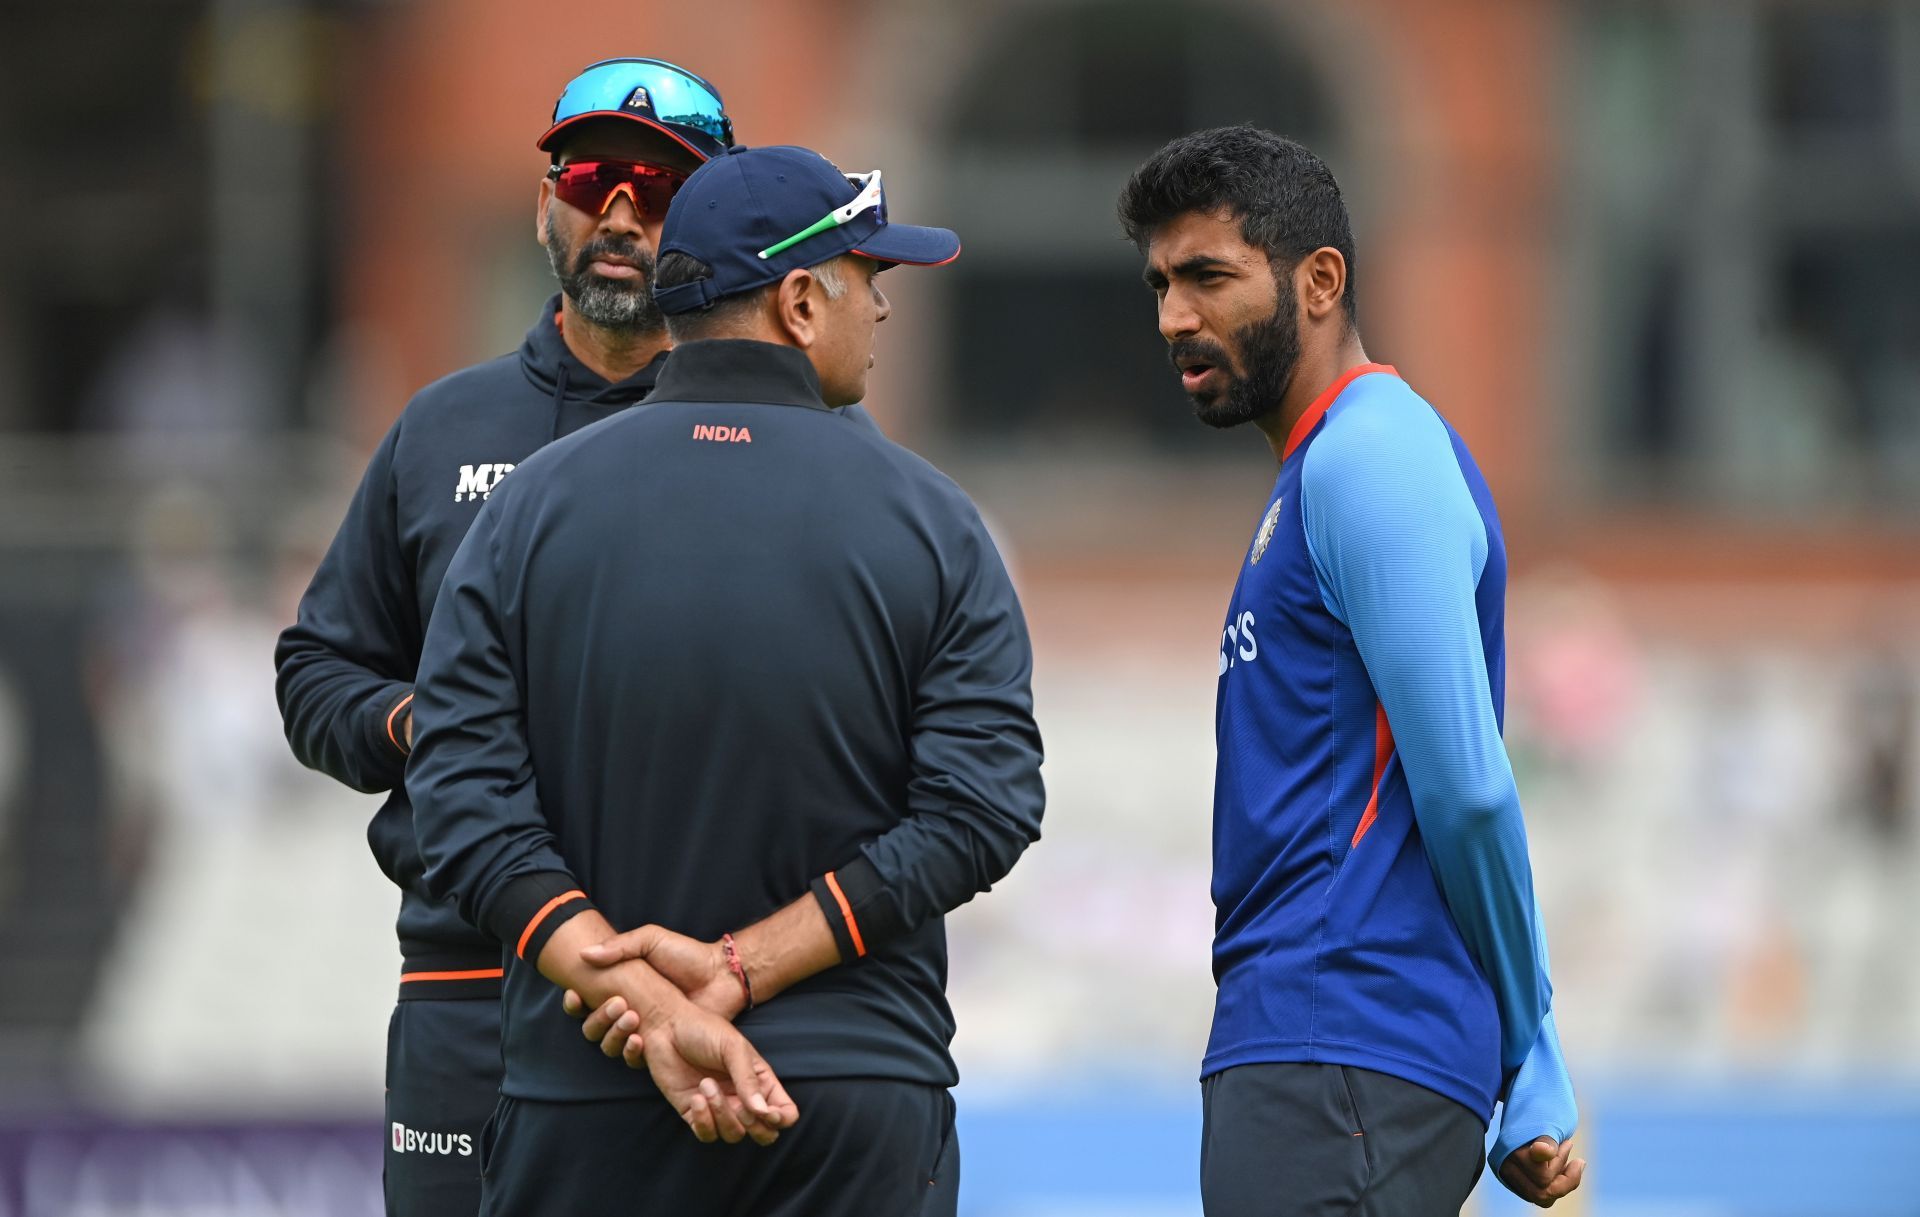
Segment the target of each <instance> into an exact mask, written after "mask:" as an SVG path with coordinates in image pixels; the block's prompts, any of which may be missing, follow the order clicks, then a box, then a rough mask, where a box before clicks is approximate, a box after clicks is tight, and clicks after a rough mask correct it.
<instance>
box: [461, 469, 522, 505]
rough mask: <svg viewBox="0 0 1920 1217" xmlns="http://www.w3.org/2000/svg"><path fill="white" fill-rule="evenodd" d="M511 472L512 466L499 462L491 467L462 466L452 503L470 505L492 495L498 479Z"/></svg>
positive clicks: (498, 481) (498, 482)
mask: <svg viewBox="0 0 1920 1217" xmlns="http://www.w3.org/2000/svg"><path fill="white" fill-rule="evenodd" d="M512 472H513V466H512V464H510V463H508V462H506V461H499V462H496V463H494V464H491V465H462V466H460V480H459V482H457V483H456V484H455V485H454V488H453V501H454V502H456V503H470V502H472V501H473V500H475V499H484V498H486V497H487V496H488V495H490V494H492V493H493V488H494V487H495V486H498V485H499V484H500V479H501V478H503V477H505V476H507V475H508V474H509V473H512Z"/></svg>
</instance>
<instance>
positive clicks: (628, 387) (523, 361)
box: [520, 293, 666, 406]
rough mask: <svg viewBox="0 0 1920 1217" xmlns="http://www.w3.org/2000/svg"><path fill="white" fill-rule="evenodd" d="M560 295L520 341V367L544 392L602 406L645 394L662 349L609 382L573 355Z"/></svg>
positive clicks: (662, 356)
mask: <svg viewBox="0 0 1920 1217" xmlns="http://www.w3.org/2000/svg"><path fill="white" fill-rule="evenodd" d="M559 317H560V297H559V295H558V294H557V293H556V294H555V295H554V296H553V297H551V298H550V299H549V300H548V301H547V302H546V304H545V305H543V306H542V307H541V310H540V316H539V317H538V318H537V319H536V320H535V321H534V323H533V328H532V329H530V330H528V331H527V337H526V341H525V342H523V343H521V344H520V366H521V368H522V369H523V370H524V371H525V372H526V376H527V379H528V380H529V381H531V382H532V383H533V385H534V387H535V388H537V389H539V390H540V391H541V392H542V393H548V394H554V395H556V396H557V397H565V398H567V399H570V400H576V401H592V402H594V403H595V404H597V405H602V406H630V405H632V404H633V403H634V402H637V401H639V400H640V399H641V398H643V397H645V396H646V395H647V394H648V393H649V392H650V391H651V390H652V389H653V386H654V379H655V378H656V377H657V376H658V375H659V374H660V367H661V361H662V360H664V359H665V358H666V353H665V352H664V351H663V352H661V354H660V355H658V356H656V357H655V358H654V359H653V361H652V362H650V363H648V364H647V366H646V367H644V368H641V369H640V370H639V371H637V372H635V373H634V374H633V375H631V376H629V377H627V378H626V379H625V380H622V381H619V382H618V383H615V384H608V383H607V382H606V380H605V379H604V378H602V377H601V375H600V374H599V373H598V372H595V371H594V370H593V369H592V368H589V367H588V366H587V365H586V364H584V363H581V362H580V361H579V360H578V359H577V358H575V357H574V354H573V351H572V350H571V349H570V348H569V347H568V346H567V341H566V339H565V338H563V337H561V335H560V325H559Z"/></svg>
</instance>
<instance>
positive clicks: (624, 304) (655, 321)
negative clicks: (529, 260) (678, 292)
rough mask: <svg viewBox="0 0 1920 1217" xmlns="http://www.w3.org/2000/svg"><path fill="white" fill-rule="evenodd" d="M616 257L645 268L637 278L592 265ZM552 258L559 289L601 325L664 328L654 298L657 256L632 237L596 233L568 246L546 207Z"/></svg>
mask: <svg viewBox="0 0 1920 1217" xmlns="http://www.w3.org/2000/svg"><path fill="white" fill-rule="evenodd" d="M607 256H610V257H616V258H621V259H624V260H625V261H628V262H631V263H633V264H634V265H635V266H637V267H639V268H640V273H639V274H638V275H637V276H635V277H634V278H632V279H609V278H607V277H606V276H604V275H601V274H599V273H598V272H596V271H595V270H594V269H593V260H594V259H595V258H599V257H607ZM547 261H548V263H550V264H551V265H552V266H553V277H554V278H556V279H558V280H560V290H561V291H562V292H564V293H566V297H567V299H569V300H571V301H573V307H574V308H575V309H576V310H577V311H578V312H579V314H580V315H581V316H582V317H585V318H586V319H587V320H588V321H591V322H593V323H594V324H595V325H597V326H600V327H601V328H602V329H608V330H618V331H620V332H622V333H632V334H653V333H658V332H660V331H661V330H664V329H665V328H666V325H667V319H666V318H665V317H664V316H663V315H662V314H661V312H660V306H659V305H657V304H655V303H654V302H653V255H652V254H651V253H648V252H647V250H646V249H645V248H644V247H643V246H641V244H640V243H639V242H638V241H635V240H633V239H631V238H626V239H623V238H620V237H614V236H604V237H595V238H594V239H592V240H590V241H587V242H586V243H584V244H582V245H581V246H579V247H578V248H577V249H573V248H569V247H568V246H567V244H566V242H565V241H563V240H562V239H561V237H560V230H559V228H558V226H557V225H555V224H554V222H553V212H551V211H549V212H547Z"/></svg>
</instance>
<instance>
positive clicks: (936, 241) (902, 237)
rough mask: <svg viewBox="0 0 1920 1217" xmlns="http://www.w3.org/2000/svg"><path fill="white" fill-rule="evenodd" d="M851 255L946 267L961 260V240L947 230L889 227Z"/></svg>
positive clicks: (904, 225)
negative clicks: (957, 259) (956, 259)
mask: <svg viewBox="0 0 1920 1217" xmlns="http://www.w3.org/2000/svg"><path fill="white" fill-rule="evenodd" d="M848 252H849V253H856V254H859V255H860V256H861V257H863V258H872V259H873V260H874V261H875V262H888V263H896V262H897V263H900V264H901V265H904V266H945V265H946V264H947V263H949V262H951V261H953V260H954V259H955V258H957V257H959V256H960V238H959V236H958V235H956V234H955V233H954V232H952V231H951V230H950V229H945V228H921V227H920V226H919V225H917V224H887V225H884V226H883V227H882V228H881V229H880V230H879V231H878V232H876V233H874V234H873V235H872V236H870V237H868V238H867V239H866V240H864V241H862V242H860V244H859V245H858V246H856V247H854V248H853V249H851V250H849V251H848Z"/></svg>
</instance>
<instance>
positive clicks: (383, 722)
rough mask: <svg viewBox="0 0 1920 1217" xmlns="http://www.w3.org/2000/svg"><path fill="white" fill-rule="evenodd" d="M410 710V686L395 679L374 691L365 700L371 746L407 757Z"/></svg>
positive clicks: (411, 699)
mask: <svg viewBox="0 0 1920 1217" xmlns="http://www.w3.org/2000/svg"><path fill="white" fill-rule="evenodd" d="M412 710H413V686H412V685H409V684H402V683H399V682H395V683H393V684H390V685H387V686H386V687H384V688H382V689H381V690H380V691H379V692H378V693H375V694H374V695H373V696H372V697H371V698H369V699H368V702H367V711H368V714H367V717H368V726H369V731H370V734H371V735H372V736H373V740H372V743H373V747H374V749H375V750H376V751H377V752H380V753H382V754H384V755H386V756H391V757H397V758H398V759H400V760H403V761H404V760H405V759H406V758H407V754H408V752H410V751H411V749H409V748H408V747H407V716H408V715H409V714H410V713H412Z"/></svg>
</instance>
